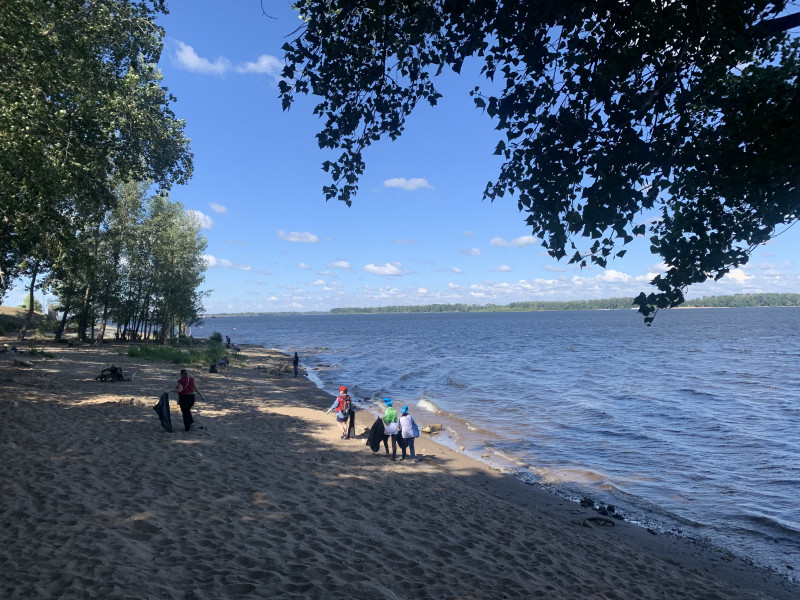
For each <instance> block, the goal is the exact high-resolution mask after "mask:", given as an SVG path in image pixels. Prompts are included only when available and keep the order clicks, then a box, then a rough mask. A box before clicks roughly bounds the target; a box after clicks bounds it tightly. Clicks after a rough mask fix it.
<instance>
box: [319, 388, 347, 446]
mask: <svg viewBox="0 0 800 600" xmlns="http://www.w3.org/2000/svg"><path fill="white" fill-rule="evenodd" d="M333 409H336V423H337V424H338V425H339V428H340V429H341V430H342V438H341V439H343V440H349V439H350V434H349V433H348V432H347V423H348V421H350V412H351V411H352V410H353V408H352V406H351V400H350V394H348V393H347V387H346V386H341V387H340V388H339V395H338V396H336V400H334V401H333V404H331V407H330V408H329V409H328V411H327V412H331V411H332V410H333ZM326 414H327V413H326Z"/></svg>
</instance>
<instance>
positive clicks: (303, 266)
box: [297, 262, 311, 269]
mask: <svg viewBox="0 0 800 600" xmlns="http://www.w3.org/2000/svg"><path fill="white" fill-rule="evenodd" d="M297 268H298V269H310V268H311V267H309V266H308V265H307V264H306V263H304V262H301V263H300V264H298V265H297Z"/></svg>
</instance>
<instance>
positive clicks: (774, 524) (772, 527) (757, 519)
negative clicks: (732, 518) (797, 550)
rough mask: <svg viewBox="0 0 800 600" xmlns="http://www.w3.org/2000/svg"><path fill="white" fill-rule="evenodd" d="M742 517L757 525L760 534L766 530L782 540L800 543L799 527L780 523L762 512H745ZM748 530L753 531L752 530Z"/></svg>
mask: <svg viewBox="0 0 800 600" xmlns="http://www.w3.org/2000/svg"><path fill="white" fill-rule="evenodd" d="M742 518H743V519H744V520H745V521H746V522H749V523H752V524H753V525H755V526H756V527H758V531H759V532H760V533H761V534H762V535H764V533H765V532H768V533H769V534H771V535H775V536H776V537H778V538H781V539H782V540H783V541H791V542H792V543H794V544H798V545H800V539H798V535H799V534H800V529H797V528H796V527H792V526H791V525H788V524H786V523H782V522H781V521H779V520H778V519H775V518H774V517H770V516H768V515H764V514H745V515H742ZM749 532H750V533H753V532H752V531H749Z"/></svg>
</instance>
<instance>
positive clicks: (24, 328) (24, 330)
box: [17, 261, 39, 342]
mask: <svg viewBox="0 0 800 600" xmlns="http://www.w3.org/2000/svg"><path fill="white" fill-rule="evenodd" d="M38 273H39V261H36V263H34V265H33V273H32V274H31V289H30V293H29V295H28V314H26V315H25V322H24V323H23V324H22V329H20V330H19V335H18V336H17V341H18V342H21V341H22V340H24V339H25V334H26V333H28V327H29V326H30V324H31V319H33V305H34V298H33V292H34V290H35V288H36V275H37V274H38Z"/></svg>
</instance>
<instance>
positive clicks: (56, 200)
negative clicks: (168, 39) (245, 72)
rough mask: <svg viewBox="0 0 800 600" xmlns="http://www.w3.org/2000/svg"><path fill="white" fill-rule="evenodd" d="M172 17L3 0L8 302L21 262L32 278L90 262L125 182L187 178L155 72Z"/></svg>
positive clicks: (108, 5) (154, 11)
mask: <svg viewBox="0 0 800 600" xmlns="http://www.w3.org/2000/svg"><path fill="white" fill-rule="evenodd" d="M165 12H166V7H165V4H164V0H60V1H58V2H45V1H41V0H4V2H3V9H2V11H0V239H2V241H3V243H2V247H0V299H2V296H3V294H4V293H5V291H6V290H7V289H8V287H9V286H10V284H11V281H12V279H13V278H14V277H15V276H16V275H17V274H18V273H19V270H20V268H25V267H24V265H26V264H27V265H33V266H32V267H28V268H29V269H31V270H32V271H31V272H32V273H33V280H35V274H36V273H37V272H42V271H44V270H47V269H52V268H54V267H55V265H56V263H57V262H59V261H60V262H62V263H63V262H64V258H65V257H67V258H69V257H70V256H79V255H82V254H83V250H84V249H82V248H78V246H77V244H79V243H81V240H82V239H83V238H84V237H85V235H84V234H86V232H87V231H89V232H90V231H91V229H92V227H93V226H96V225H97V224H99V223H100V222H101V221H102V219H103V218H104V215H105V213H106V211H107V210H108V209H109V208H111V207H112V206H113V205H114V203H115V202H116V197H115V194H114V189H115V187H116V185H117V184H118V183H120V182H124V181H148V182H152V183H153V185H154V186H155V187H156V188H157V189H159V190H166V189H168V188H169V187H170V186H171V185H172V184H174V183H182V182H184V181H185V180H186V179H188V177H190V175H191V171H192V155H191V153H190V152H189V148H188V139H187V138H186V137H185V135H184V125H185V124H184V122H183V121H181V120H179V119H177V118H176V117H175V115H174V113H173V111H172V109H171V104H172V102H173V101H174V98H173V97H172V96H171V95H170V94H169V93H168V91H167V89H166V88H165V87H162V86H161V85H160V82H161V73H160V72H159V71H158V69H157V67H156V63H157V62H158V60H159V57H160V54H161V50H162V46H163V37H164V31H163V30H162V29H161V28H160V27H158V26H157V25H156V24H155V18H156V16H157V15H158V14H159V13H165ZM62 268H63V264H62ZM32 285H33V284H32ZM31 292H32V290H31Z"/></svg>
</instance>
